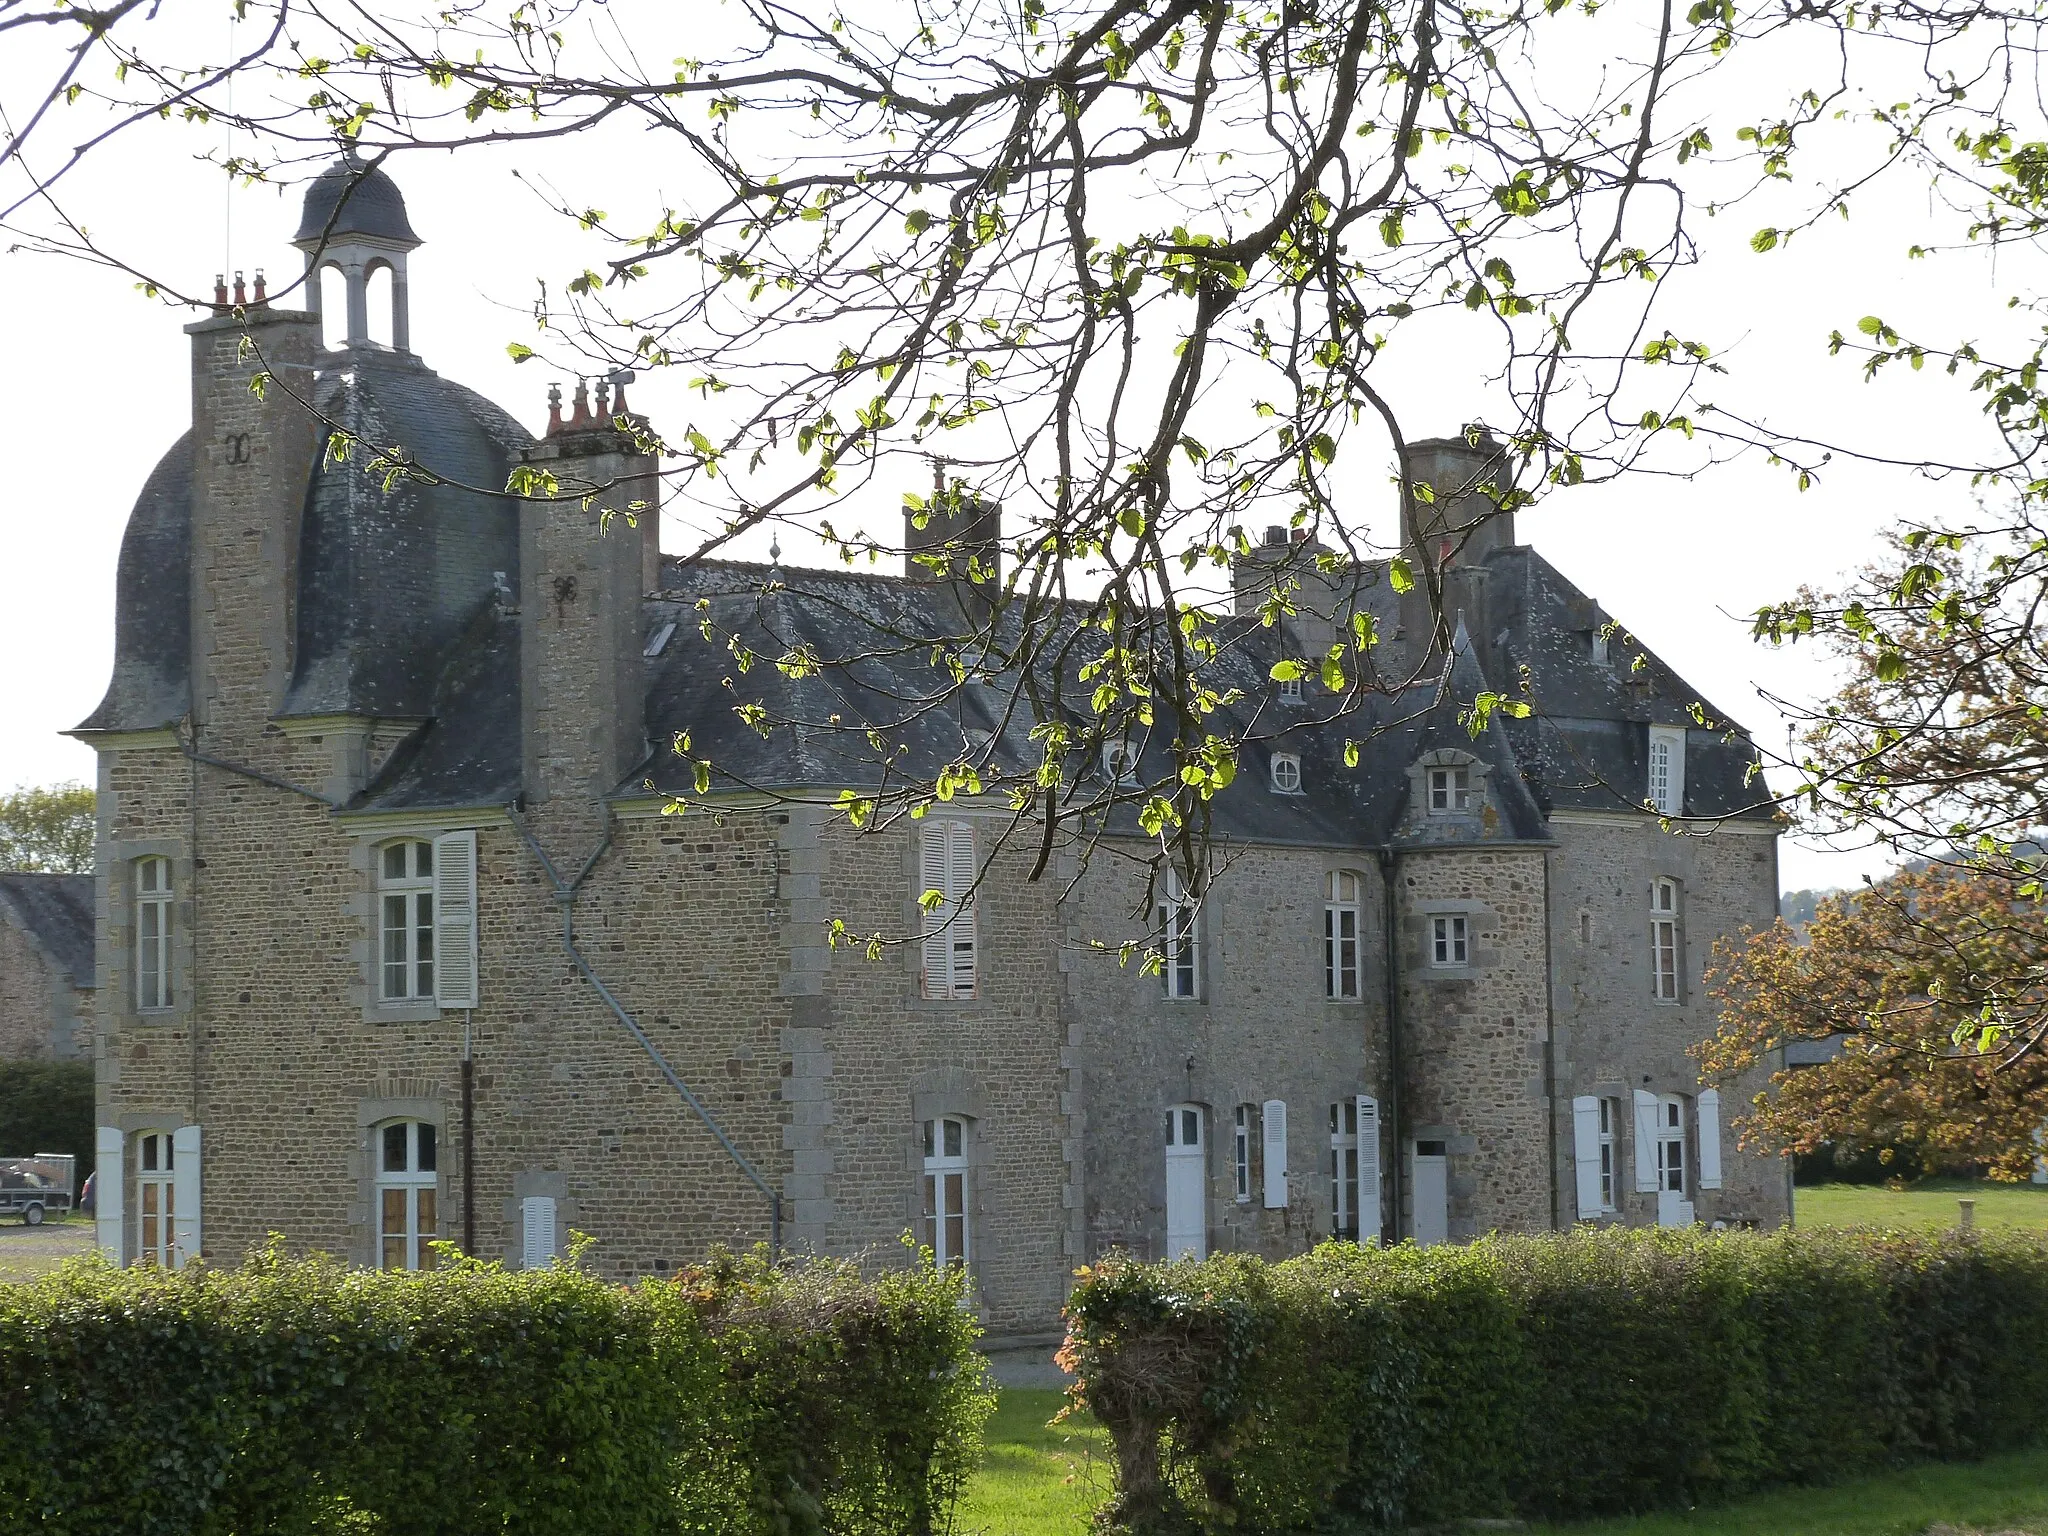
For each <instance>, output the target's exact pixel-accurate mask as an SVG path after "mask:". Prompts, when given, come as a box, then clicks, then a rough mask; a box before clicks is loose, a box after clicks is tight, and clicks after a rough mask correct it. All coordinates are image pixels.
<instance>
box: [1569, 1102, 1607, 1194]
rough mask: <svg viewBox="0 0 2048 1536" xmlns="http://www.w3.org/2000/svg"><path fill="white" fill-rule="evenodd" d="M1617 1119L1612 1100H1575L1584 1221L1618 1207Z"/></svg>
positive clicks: (1575, 1158)
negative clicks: (1615, 1159) (1616, 1202)
mask: <svg viewBox="0 0 2048 1536" xmlns="http://www.w3.org/2000/svg"><path fill="white" fill-rule="evenodd" d="M1614 1120H1615V1103H1614V1100H1612V1099H1602V1098H1594V1097H1593V1096H1592V1095H1590V1094H1587V1095H1583V1096H1581V1097H1579V1098H1575V1099H1573V1100H1572V1165H1573V1172H1574V1174H1575V1175H1576V1183H1577V1186H1578V1204H1579V1219H1580V1220H1581V1221H1592V1220H1594V1219H1595V1218H1597V1217H1600V1216H1605V1215H1610V1214H1612V1213H1613V1211H1614V1210H1615V1208H1616V1207H1615V1203H1614V1202H1615V1182H1614V1180H1615V1161H1614V1157H1615V1143H1614Z"/></svg>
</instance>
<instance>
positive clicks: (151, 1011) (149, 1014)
mask: <svg viewBox="0 0 2048 1536" xmlns="http://www.w3.org/2000/svg"><path fill="white" fill-rule="evenodd" d="M191 1015H192V1010H191V1009H190V1008H189V1007H188V1006H187V1005H185V1004H184V1003H173V1004H171V1006H170V1007H168V1008H137V1009H135V1010H133V1012H132V1014H131V1015H130V1016H131V1017H132V1018H133V1019H134V1020H135V1022H136V1023H138V1024H181V1023H183V1022H184V1021H185V1020H186V1019H188V1018H190V1017H191Z"/></svg>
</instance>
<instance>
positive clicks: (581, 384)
mask: <svg viewBox="0 0 2048 1536" xmlns="http://www.w3.org/2000/svg"><path fill="white" fill-rule="evenodd" d="M569 425H570V426H572V427H587V426H589V425H590V381H589V380H588V379H584V378H579V379H577V381H576V408H575V409H574V410H573V411H571V412H570V414H569Z"/></svg>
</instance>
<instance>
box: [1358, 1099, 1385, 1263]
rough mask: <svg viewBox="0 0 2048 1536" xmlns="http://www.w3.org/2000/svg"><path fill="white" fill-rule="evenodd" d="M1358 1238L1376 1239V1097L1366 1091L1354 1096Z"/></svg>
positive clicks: (1373, 1244)
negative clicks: (1356, 1120) (1356, 1146)
mask: <svg viewBox="0 0 2048 1536" xmlns="http://www.w3.org/2000/svg"><path fill="white" fill-rule="evenodd" d="M1358 1240H1359V1242H1360V1243H1362V1244H1364V1245H1365V1246H1366V1247H1369V1248H1377V1247H1378V1246H1379V1241H1380V1101H1379V1100H1378V1099H1376V1098H1374V1097H1373V1096H1372V1095H1371V1094H1369V1093H1361V1094H1360V1095H1359V1096H1358Z"/></svg>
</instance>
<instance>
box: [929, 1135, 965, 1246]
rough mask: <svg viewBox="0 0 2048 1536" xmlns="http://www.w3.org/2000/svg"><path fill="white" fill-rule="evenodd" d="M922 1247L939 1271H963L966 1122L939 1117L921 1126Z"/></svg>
mask: <svg viewBox="0 0 2048 1536" xmlns="http://www.w3.org/2000/svg"><path fill="white" fill-rule="evenodd" d="M922 1236H923V1241H924V1245H925V1246H926V1247H927V1248H929V1249H931V1251H932V1258H933V1261H934V1262H936V1263H937V1264H938V1266H939V1267H940V1268H941V1269H947V1268H952V1269H965V1268H966V1267H967V1265H968V1262H969V1259H970V1255H969V1253H968V1228H967V1122H966V1121H964V1120H960V1119H957V1118H955V1117H954V1116H951V1115H942V1116H940V1117H939V1118H937V1119H935V1120H927V1121H925V1123H924V1232H923V1234H922Z"/></svg>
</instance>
